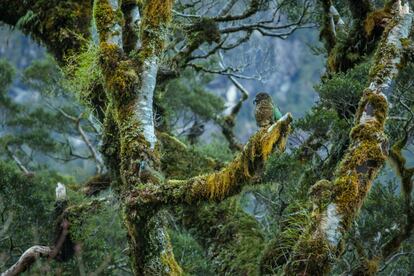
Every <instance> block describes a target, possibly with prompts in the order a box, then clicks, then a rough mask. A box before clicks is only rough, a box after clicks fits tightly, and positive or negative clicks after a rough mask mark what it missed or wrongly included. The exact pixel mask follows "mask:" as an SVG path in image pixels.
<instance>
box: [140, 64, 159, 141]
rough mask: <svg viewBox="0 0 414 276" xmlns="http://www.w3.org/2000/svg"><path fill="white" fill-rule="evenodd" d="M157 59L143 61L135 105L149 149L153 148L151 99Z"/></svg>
mask: <svg viewBox="0 0 414 276" xmlns="http://www.w3.org/2000/svg"><path fill="white" fill-rule="evenodd" d="M157 72H158V58H157V57H156V56H152V57H149V58H148V59H146V60H145V61H144V65H143V70H142V78H141V87H139V90H138V91H137V95H138V100H137V103H136V105H135V110H136V115H137V117H138V120H139V122H140V123H141V131H142V132H143V134H144V137H145V140H147V141H148V142H149V143H150V145H151V149H153V148H154V147H155V143H156V137H155V127H154V110H153V106H152V105H153V98H154V89H155V85H156V81H157Z"/></svg>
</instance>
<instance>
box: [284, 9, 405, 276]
mask: <svg viewBox="0 0 414 276" xmlns="http://www.w3.org/2000/svg"><path fill="white" fill-rule="evenodd" d="M395 6H397V5H395ZM394 8H396V9H397V8H398V7H394ZM397 10H398V9H397ZM412 21H413V14H411V13H402V14H399V15H397V14H396V16H395V18H394V20H393V21H392V22H390V23H389V24H388V26H387V28H386V30H385V31H384V34H383V38H382V40H381V42H380V43H379V45H378V48H377V52H376V55H375V57H374V64H373V66H372V68H371V74H370V77H371V78H370V84H369V86H368V87H367V88H366V89H365V91H364V93H363V97H362V98H361V100H360V102H359V107H358V110H357V113H356V118H355V124H354V127H353V128H352V130H351V133H350V138H351V144H350V146H349V148H348V152H347V154H345V156H344V157H343V158H342V161H341V162H340V164H339V166H338V168H337V170H336V173H335V177H334V179H333V180H332V181H331V183H332V185H330V186H329V185H328V186H326V185H325V186H324V187H325V189H328V191H327V192H326V193H325V192H324V193H322V194H324V195H326V194H328V195H329V197H328V198H327V199H324V200H322V201H323V202H325V203H324V204H323V205H322V206H318V204H314V205H315V208H314V212H313V213H314V214H313V219H312V222H311V223H310V225H308V227H307V230H306V231H305V233H304V234H303V235H302V236H301V237H300V239H299V241H298V243H297V244H296V246H295V248H294V252H293V253H292V255H291V258H290V261H289V263H288V265H287V267H286V273H287V274H289V275H290V274H292V275H293V274H300V275H325V274H327V273H328V272H329V270H330V266H331V263H332V260H333V258H334V257H335V256H336V255H339V254H340V253H341V252H342V250H343V237H344V236H345V235H346V233H347V232H348V231H349V229H350V228H351V226H352V222H353V221H354V219H355V217H356V216H357V214H358V212H359V210H360V208H361V206H362V204H363V201H364V199H365V197H366V196H367V193H368V192H369V190H370V188H371V185H372V182H373V180H374V179H375V177H376V176H377V174H378V172H379V171H380V169H381V167H382V166H383V164H384V162H385V160H386V158H387V154H388V146H387V139H386V136H385V133H384V125H385V120H386V117H387V109H388V101H387V95H389V94H391V93H392V90H393V82H394V79H395V77H396V76H397V75H398V73H399V71H400V69H401V67H402V65H403V62H402V56H403V52H404V47H403V45H402V42H401V40H403V39H406V38H408V36H409V34H410V30H411V28H412ZM313 201H315V199H313ZM316 245H318V247H317V248H315V246H316ZM311 252H313V253H312V254H310V253H311ZM315 252H317V254H316V253H315Z"/></svg>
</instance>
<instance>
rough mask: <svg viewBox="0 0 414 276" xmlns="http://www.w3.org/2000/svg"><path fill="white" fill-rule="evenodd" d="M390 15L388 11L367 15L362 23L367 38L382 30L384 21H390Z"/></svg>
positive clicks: (383, 10) (377, 11) (382, 10)
mask: <svg viewBox="0 0 414 276" xmlns="http://www.w3.org/2000/svg"><path fill="white" fill-rule="evenodd" d="M391 19H392V14H391V12H390V10H389V9H387V8H384V9H379V10H376V11H373V12H371V13H369V14H368V16H367V18H366V19H365V21H364V30H365V34H366V36H367V37H372V36H373V35H374V33H375V32H380V30H381V29H382V30H383V28H384V24H386V23H385V21H386V20H391ZM378 29H380V30H378Z"/></svg>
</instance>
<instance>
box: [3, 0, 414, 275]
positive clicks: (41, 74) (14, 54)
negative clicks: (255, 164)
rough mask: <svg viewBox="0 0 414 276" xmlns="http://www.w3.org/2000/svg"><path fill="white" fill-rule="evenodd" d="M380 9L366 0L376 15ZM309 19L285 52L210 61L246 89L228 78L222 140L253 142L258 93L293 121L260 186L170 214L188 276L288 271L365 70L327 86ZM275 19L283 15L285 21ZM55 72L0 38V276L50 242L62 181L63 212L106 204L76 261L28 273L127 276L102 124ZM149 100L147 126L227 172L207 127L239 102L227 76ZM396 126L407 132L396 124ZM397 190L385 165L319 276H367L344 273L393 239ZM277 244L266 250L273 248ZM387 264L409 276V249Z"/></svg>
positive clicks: (399, 212) (397, 224)
mask: <svg viewBox="0 0 414 276" xmlns="http://www.w3.org/2000/svg"><path fill="white" fill-rule="evenodd" d="M337 2H342V1H337ZM382 4H383V2H382V1H377V7H381V5H382ZM337 8H338V10H339V11H340V14H341V16H342V18H343V20H344V21H345V26H347V27H349V26H350V24H351V20H350V15H349V11H348V10H347V8H346V6H345V5H343V3H338V5H337ZM313 12H314V13H315V14H314V15H313V18H312V20H310V21H309V24H308V26H307V27H306V28H304V29H298V30H296V31H295V32H294V33H293V34H291V35H289V36H287V37H286V39H280V38H272V37H263V36H261V35H260V34H259V33H258V32H257V33H253V35H252V37H251V38H250V40H248V41H247V42H246V43H244V44H242V45H241V46H239V47H237V48H235V49H232V50H228V51H223V53H222V55H223V56H218V55H217V56H216V57H214V58H213V59H211V60H210V61H209V62H210V63H212V64H220V63H223V62H225V63H227V64H232V65H234V66H236V67H239V70H240V75H243V76H248V78H247V79H246V78H239V79H238V81H239V83H241V84H242V86H243V87H244V88H245V89H246V90H247V91H248V92H249V98H248V99H247V100H246V101H244V102H243V104H242V107H241V110H240V112H239V113H238V114H237V118H236V121H235V122H236V125H235V129H234V133H235V134H236V137H237V139H238V140H239V141H241V143H243V144H244V143H246V142H247V141H248V139H249V137H250V136H251V135H253V134H254V133H255V132H256V131H257V126H256V122H255V119H254V104H253V99H254V96H255V95H256V94H257V93H258V92H263V91H265V92H268V93H269V94H270V95H271V96H272V98H273V101H274V102H275V103H276V104H277V105H278V106H279V108H280V109H281V111H282V113H283V114H285V113H287V112H290V113H291V114H292V115H293V118H294V121H293V132H292V133H291V134H290V136H289V140H288V144H287V149H286V151H285V153H283V154H281V155H275V156H272V157H271V158H270V160H269V161H268V162H267V164H266V169H265V172H264V174H263V177H262V178H261V179H260V182H261V183H260V185H253V186H247V187H245V188H244V189H243V192H242V193H240V195H236V196H233V197H230V198H228V199H226V200H225V201H223V202H220V203H217V204H215V203H209V202H207V203H199V204H198V205H197V207H196V208H193V209H194V210H188V209H185V208H183V207H180V206H176V207H174V208H172V210H170V211H169V213H168V214H167V220H168V232H169V234H170V236H171V240H172V244H173V250H174V255H175V258H176V260H177V262H178V263H179V264H180V265H181V267H182V269H183V271H185V273H186V274H188V275H255V274H256V273H258V271H261V273H262V274H267V273H269V274H272V273H276V272H275V271H273V272H272V267H275V265H274V264H271V263H266V262H276V263H277V262H282V263H283V260H281V259H283V258H288V257H286V256H288V255H289V252H284V247H286V248H288V247H289V246H291V243H292V242H293V241H292V240H291V239H289V235H291V236H292V237H293V236H294V235H295V233H297V232H300V231H303V229H302V226H303V221H307V220H309V219H310V210H311V206H310V205H309V203H308V202H307V198H308V187H310V185H312V184H310V183H315V182H316V181H317V180H319V179H322V178H324V177H328V178H329V177H330V176H331V173H332V171H333V169H334V167H335V164H334V165H332V164H327V162H329V161H330V160H332V158H334V157H333V156H335V154H336V152H334V151H335V150H338V149H337V147H336V146H337V145H338V144H342V143H343V144H344V145H347V143H348V142H347V140H348V137H349V131H350V129H351V127H352V123H353V115H354V113H355V111H356V107H357V104H358V100H359V98H360V97H361V95H362V91H363V89H364V88H365V86H366V84H367V81H368V75H369V68H370V66H371V65H372V62H373V61H372V58H371V57H370V56H366V57H364V58H363V60H362V61H361V62H359V63H358V64H357V65H356V66H355V67H353V68H351V69H349V70H347V71H345V72H339V73H335V74H333V75H332V76H331V77H329V78H326V62H327V53H326V50H325V48H324V44H323V43H322V42H321V41H320V39H319V38H320V37H319V27H320V22H321V16H320V15H318V12H320V10H319V9H317V8H315V10H314V11H313ZM286 14H287V15H286V16H289V15H288V11H286ZM22 24H23V23H22ZM69 67H70V66H69ZM65 70H70V68H69V69H62V68H61V67H59V66H58V64H57V63H56V62H55V61H54V59H53V57H52V56H50V55H49V54H48V52H47V50H46V49H45V48H44V47H43V46H42V45H40V44H39V43H37V42H36V41H34V40H32V38H31V37H30V36H28V35H25V34H23V33H21V32H20V31H19V30H18V29H17V28H13V27H10V26H7V25H1V26H0V271H4V270H6V269H7V268H8V267H10V266H11V265H12V264H13V263H15V262H16V260H17V259H18V258H19V257H20V256H21V255H22V253H23V252H24V251H25V250H26V249H27V248H29V247H30V246H32V245H35V244H50V243H51V241H53V239H54V238H55V237H54V235H55V231H54V221H53V220H54V216H53V213H54V212H55V211H56V205H55V187H56V185H57V183H58V182H61V183H63V184H65V186H66V189H67V193H68V199H69V202H70V203H71V204H76V203H82V202H84V201H85V199H87V198H91V197H92V198H96V199H100V200H102V201H104V202H105V204H103V205H102V206H103V207H102V206H101V207H99V209H98V210H95V212H92V213H91V214H88V218H87V219H85V218H83V217H82V216H81V215H79V218H78V223H79V224H80V225H81V226H82V227H79V229H81V230H79V231H78V232H77V231H76V230H75V231H74V232H72V233H71V235H72V236H73V238H72V240H79V241H81V242H79V243H77V244H76V247H75V253H74V257H71V258H69V259H68V260H64V261H62V260H53V261H45V260H39V261H37V262H36V263H35V265H34V266H32V267H31V268H30V270H29V271H28V272H26V274H27V275H35V274H40V273H48V274H50V275H132V271H131V268H130V263H129V258H128V240H127V239H126V236H127V233H126V231H125V229H124V227H123V224H122V217H121V212H120V203H119V202H118V200H117V197H116V196H114V194H113V191H112V190H111V188H106V189H103V190H100V188H99V187H98V188H97V186H99V183H100V182H105V178H103V179H102V178H99V177H102V175H105V173H106V171H107V168H105V165H104V162H103V158H102V156H101V154H100V152H99V149H100V146H101V144H102V137H101V128H102V122H99V120H97V118H96V117H95V116H94V114H93V112H92V111H91V110H90V109H89V107H88V104H87V103H85V101H83V99H82V98H80V97H79V96H78V94H77V93H76V90H77V89H79V86H82V83H81V81H79V83H76V82H75V83H73V80H68V79H66V78H65V74H66V73H67V72H66V71H65ZM84 73H85V74H88V73H93V72H84ZM413 73H414V66H413V64H412V63H411V62H409V63H408V64H407V65H406V66H405V68H404V70H403V71H402V72H401V73H400V74H399V77H398V80H397V84H396V87H397V92H395V95H396V96H395V97H394V98H392V99H391V101H392V105H391V109H390V113H389V118H391V119H389V120H388V123H387V126H386V130H387V134H388V135H389V137H390V144H391V145H392V142H393V141H396V140H397V139H399V138H401V133H403V132H404V131H408V142H407V143H406V145H405V147H404V149H403V155H404V157H405V158H406V166H407V167H411V166H414V152H413V150H414V148H413V144H412V133H411V132H410V131H412V127H411V125H414V121H413V116H412V114H413V112H414V110H413V107H414V86H413V79H412V76H413ZM321 80H323V81H321ZM156 97H158V103H157V105H158V104H159V106H157V107H156V109H157V108H160V109H162V111H163V112H162V114H163V115H160V116H156V118H155V121H156V125H157V124H158V126H162V127H165V128H168V132H170V133H172V134H174V135H175V136H176V137H177V138H178V139H179V140H180V141H181V142H183V143H184V144H185V145H186V146H187V147H188V152H190V154H191V155H194V156H203V158H207V159H206V160H207V161H206V160H204V159H203V161H200V162H207V163H208V160H210V159H211V160H214V162H216V163H215V164H217V163H218V164H226V162H229V161H230V160H232V159H233V157H234V156H235V154H236V151H232V149H231V148H230V147H229V145H228V141H227V140H226V138H225V137H224V136H223V134H222V132H221V128H220V124H219V123H218V122H220V121H219V119H218V117H219V116H223V115H225V114H229V112H230V111H231V108H232V107H233V106H234V105H236V104H237V103H238V102H239V99H240V98H241V93H240V91H239V88H238V87H237V86H236V85H235V84H234V82H233V81H232V80H231V79H230V78H229V76H227V75H220V74H211V73H207V72H203V71H195V70H186V71H184V72H183V73H182V75H181V76H180V77H178V78H175V79H173V80H171V81H168V82H167V84H166V85H164V86H163V87H162V88H160V89H158V90H157V92H156ZM402 117H405V118H406V119H404V120H399V119H401V118H402ZM407 118H408V119H407ZM311 135H314V139H313V140H310V139H309V137H310V136H311ZM85 139H86V140H85ZM86 141H87V142H86ZM305 143H308V144H306V145H305ZM182 158H183V159H184V158H187V156H183V157H182ZM334 159H335V158H334ZM199 160H201V159H199ZM335 160H337V158H336V159H335ZM203 164H204V163H203ZM176 166H184V167H185V168H181V169H180V173H181V175H180V174H177V178H180V177H183V176H184V175H185V176H194V175H198V174H199V173H202V172H203V170H202V169H200V168H198V167H197V166H199V165H197V164H195V165H194V164H193V166H194V167H191V166H192V164H188V163H185V162H183V163H182V164H180V162H178V164H176ZM205 167H207V165H206V166H205ZM206 172H208V170H206ZM91 183H92V184H95V185H91ZM400 184H401V181H400V178H399V177H398V176H397V175H396V173H395V170H394V169H393V168H392V167H391V166H390V164H389V163H388V162H387V164H386V165H385V167H384V168H383V169H382V170H381V172H380V174H379V176H378V177H377V178H376V180H375V182H374V185H373V187H372V189H371V191H370V193H369V195H368V197H367V199H366V200H365V202H364V205H363V207H362V209H361V212H360V214H359V217H358V219H357V220H356V221H355V223H354V224H353V226H352V229H351V231H350V233H349V236H348V237H347V244H346V248H345V251H344V253H343V254H342V255H341V256H340V258H339V260H338V261H337V262H336V263H335V264H334V267H333V270H332V272H331V275H349V274H352V273H354V275H365V274H356V270H358V268H359V267H361V266H362V265H361V263H364V262H369V260H370V259H371V258H374V257H375V256H377V255H378V254H379V252H381V250H382V249H383V248H384V245H386V244H387V242H389V241H390V240H391V239H392V238H393V237H394V236H395V235H396V234H397V233H399V231H401V229H402V228H403V227H404V226H403V225H405V223H406V220H407V217H406V214H405V211H404V210H405V209H404V208H406V207H405V198H404V195H403V193H402V192H401V188H400ZM409 208H411V207H409ZM195 210H196V211H195ZM286 229H290V230H289V231H291V232H289V233H287V232H286ZM295 231H297V232H295ZM281 237H283V238H282V239H281ZM275 240H278V241H279V242H278V244H277V245H275V244H273V243H272V242H273V241H275ZM281 240H282V241H283V242H285V243H286V244H287V245H286V244H283V242H280V241H281ZM288 245H289V246H288ZM272 246H273V247H274V246H277V247H278V248H279V251H278V252H282V253H280V256H270V257H269V256H267V257H268V259H266V258H267V257H266V252H270V251H269V250H266V248H271V247H272ZM273 252H274V251H273ZM60 257H61V258H62V259H65V256H60ZM389 257H390V258H388V259H387V260H384V261H383V262H381V263H380V265H379V267H377V268H376V270H377V273H378V274H379V275H411V274H413V273H414V238H413V236H408V237H407V238H406V239H404V241H403V242H402V244H401V246H400V247H399V248H398V250H396V251H395V252H393V254H392V256H389ZM270 259H271V261H269V260H270Z"/></svg>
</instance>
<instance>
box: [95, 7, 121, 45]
mask: <svg viewBox="0 0 414 276" xmlns="http://www.w3.org/2000/svg"><path fill="white" fill-rule="evenodd" d="M93 16H94V19H95V23H96V27H97V29H98V33H99V39H100V41H101V42H104V41H107V39H108V38H109V35H110V31H111V29H112V27H113V25H114V24H115V16H116V15H115V12H114V10H113V9H112V6H111V4H110V2H109V1H108V0H96V1H94V6H93Z"/></svg>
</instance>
